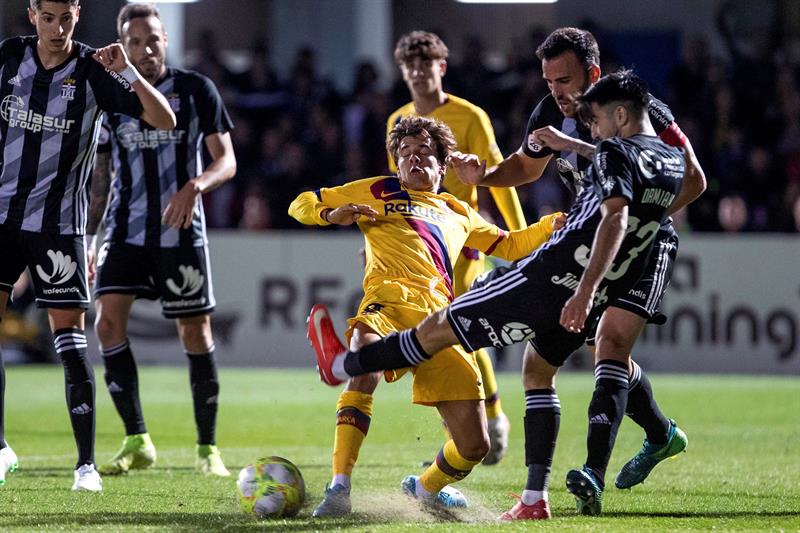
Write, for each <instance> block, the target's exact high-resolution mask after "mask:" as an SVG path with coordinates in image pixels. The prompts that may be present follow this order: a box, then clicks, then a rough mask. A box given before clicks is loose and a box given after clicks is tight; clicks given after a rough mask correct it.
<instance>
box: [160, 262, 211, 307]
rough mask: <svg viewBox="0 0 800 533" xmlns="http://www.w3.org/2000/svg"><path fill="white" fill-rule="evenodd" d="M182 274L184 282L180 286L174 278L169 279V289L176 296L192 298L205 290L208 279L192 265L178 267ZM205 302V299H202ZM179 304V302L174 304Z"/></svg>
mask: <svg viewBox="0 0 800 533" xmlns="http://www.w3.org/2000/svg"><path fill="white" fill-rule="evenodd" d="M178 272H180V273H181V277H182V278H183V279H182V282H181V285H180V286H179V285H178V284H177V283H175V280H173V279H172V278H169V279H167V288H168V289H169V290H170V291H172V293H173V294H175V295H176V296H184V297H185V296H192V295H194V294H197V293H198V292H199V291H200V289H202V288H203V282H204V281H205V279H206V277H205V276H204V275H203V274H202V273H200V271H199V270H198V269H196V268H195V267H193V266H191V265H181V266H179V267H178ZM201 299H202V300H203V301H204V302H205V298H201ZM172 303H177V302H172Z"/></svg>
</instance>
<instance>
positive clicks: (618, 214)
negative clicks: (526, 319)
mask: <svg viewBox="0 0 800 533" xmlns="http://www.w3.org/2000/svg"><path fill="white" fill-rule="evenodd" d="M600 212H601V214H602V218H601V220H600V224H599V225H598V226H597V230H596V231H595V235H594V242H593V243H592V251H591V255H590V256H589V263H588V264H587V265H586V270H584V271H583V275H582V276H581V279H580V281H579V282H578V287H577V289H575V294H573V295H572V296H571V297H570V299H569V300H567V302H566V303H565V304H564V307H563V308H562V309H561V320H560V321H559V322H560V324H561V326H562V327H564V329H566V330H568V331H572V332H578V331H581V330H582V329H583V326H584V323H585V322H586V318H587V317H588V316H589V312H590V311H591V310H592V305H593V304H594V295H595V292H597V287H598V286H599V285H600V281H601V280H602V279H603V277H604V276H605V275H606V272H608V269H609V268H611V265H612V264H613V262H614V257H615V256H616V255H617V252H618V251H619V247H620V245H621V244H622V239H624V238H625V231H626V230H627V227H628V201H627V200H626V199H625V198H624V197H622V196H614V197H611V198H608V199H607V200H605V201H604V202H603V203H602V204H600Z"/></svg>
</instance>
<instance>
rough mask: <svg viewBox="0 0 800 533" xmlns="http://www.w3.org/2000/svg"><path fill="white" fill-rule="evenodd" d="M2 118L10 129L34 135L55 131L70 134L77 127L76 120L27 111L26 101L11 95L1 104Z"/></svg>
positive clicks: (0, 112)
mask: <svg viewBox="0 0 800 533" xmlns="http://www.w3.org/2000/svg"><path fill="white" fill-rule="evenodd" d="M0 117H3V120H5V121H6V122H8V127H9V128H22V129H26V130H30V131H32V132H34V133H36V132H39V131H53V132H56V133H63V134H67V133H69V130H70V128H71V127H72V126H73V125H75V120H74V119H69V120H67V119H66V118H62V117H51V116H49V115H42V114H41V113H37V112H36V111H34V110H32V109H28V110H26V109H25V101H24V100H23V99H22V97H20V96H16V95H13V94H9V95H8V96H6V97H5V98H3V101H2V102H0Z"/></svg>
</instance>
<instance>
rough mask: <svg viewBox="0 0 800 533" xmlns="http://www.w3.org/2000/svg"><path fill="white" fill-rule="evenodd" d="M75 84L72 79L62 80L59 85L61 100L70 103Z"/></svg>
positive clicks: (73, 97) (73, 96) (73, 95)
mask: <svg viewBox="0 0 800 533" xmlns="http://www.w3.org/2000/svg"><path fill="white" fill-rule="evenodd" d="M75 83H76V82H75V80H74V79H72V78H67V79H66V80H64V83H62V84H61V98H63V99H64V100H67V101H70V102H71V101H72V100H74V99H75Z"/></svg>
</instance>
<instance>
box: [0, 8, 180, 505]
mask: <svg viewBox="0 0 800 533" xmlns="http://www.w3.org/2000/svg"><path fill="white" fill-rule="evenodd" d="M78 4H79V0H31V2H30V8H29V9H28V18H29V20H30V22H31V24H33V25H34V26H35V28H36V35H35V36H29V37H14V38H11V39H8V40H6V41H4V42H3V43H2V44H0V151H1V152H2V156H1V157H0V249H2V250H4V256H5V258H4V260H3V261H2V262H0V316H2V314H3V313H4V312H5V308H6V304H7V303H8V300H9V298H10V295H11V291H12V287H13V284H14V282H15V281H16V280H17V278H18V277H19V276H20V274H21V273H22V272H23V270H24V269H25V268H26V267H27V268H29V269H30V271H31V278H32V282H33V287H34V290H35V293H36V303H37V305H38V306H39V307H44V308H47V310H48V314H49V317H50V326H51V328H52V330H53V334H54V337H55V347H56V352H57V353H58V354H59V356H60V358H61V360H62V362H63V364H64V373H65V378H66V391H67V406H68V409H69V413H70V421H71V423H72V429H73V433H74V435H75V440H76V443H77V446H78V461H77V464H76V470H75V475H74V483H73V486H72V488H73V490H89V491H99V490H101V489H102V482H101V480H100V476H99V475H98V474H97V472H96V471H95V469H94V428H95V422H94V418H95V414H94V396H95V385H94V375H93V373H92V368H91V365H90V364H89V362H88V360H87V359H86V336H85V334H84V329H83V328H84V311H85V309H86V307H87V306H88V304H89V294H88V284H87V279H86V244H85V239H84V228H85V224H86V210H87V204H88V191H87V190H86V184H87V182H88V180H89V176H90V173H91V167H92V161H93V159H94V155H95V151H96V149H97V136H98V132H99V128H100V121H101V118H102V114H103V112H104V111H116V112H120V113H125V114H128V115H132V116H136V117H141V118H143V119H145V120H147V121H148V122H151V123H153V124H158V125H159V126H160V127H163V128H165V129H171V128H173V127H174V126H175V116H174V114H173V113H172V111H171V110H170V109H169V105H168V103H167V100H166V99H165V98H164V97H163V96H162V95H160V94H159V93H157V92H156V91H155V90H154V89H153V87H152V86H150V84H148V83H147V82H146V81H145V80H143V79H142V78H141V77H140V76H139V75H138V74H137V73H136V71H135V70H134V69H133V68H132V67H131V66H130V64H129V63H128V60H127V57H126V55H125V53H124V51H123V49H122V47H121V46H120V45H119V44H111V45H109V46H106V47H105V48H101V49H99V50H95V49H93V48H91V47H89V46H87V45H85V44H82V43H79V42H77V41H73V40H72V33H73V30H74V29H75V24H76V23H77V22H78V18H79V16H80V7H79V5H78ZM0 378H3V376H2V372H0ZM3 380H4V378H3V379H0V381H3ZM0 390H2V386H1V384H0ZM0 409H2V405H0ZM0 447H2V450H0V463H1V464H0V471H2V474H0V478H2V479H3V480H4V478H5V472H6V471H7V470H10V468H11V466H13V465H11V464H9V463H11V461H8V459H9V457H8V456H11V455H13V452H11V451H10V448H8V446H7V443H6V442H5V441H4V440H3V438H2V433H1V432H0ZM3 450H6V451H5V452H4V451H3ZM15 461H16V457H14V462H15Z"/></svg>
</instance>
